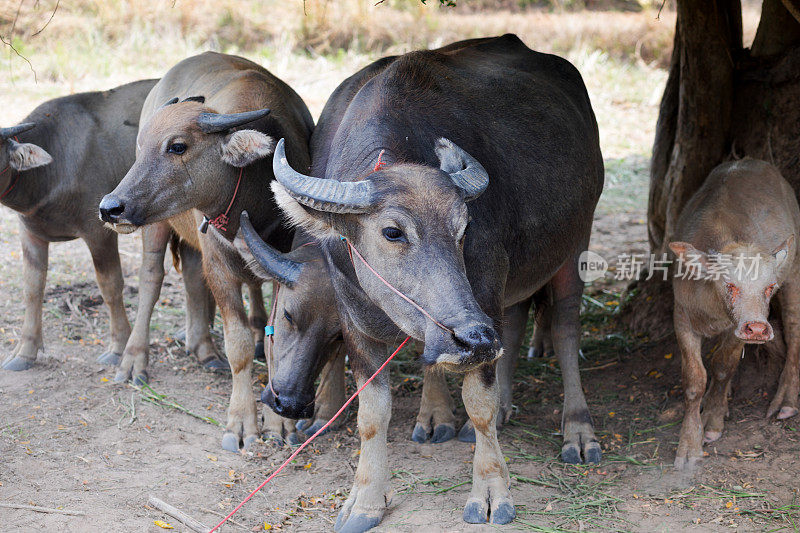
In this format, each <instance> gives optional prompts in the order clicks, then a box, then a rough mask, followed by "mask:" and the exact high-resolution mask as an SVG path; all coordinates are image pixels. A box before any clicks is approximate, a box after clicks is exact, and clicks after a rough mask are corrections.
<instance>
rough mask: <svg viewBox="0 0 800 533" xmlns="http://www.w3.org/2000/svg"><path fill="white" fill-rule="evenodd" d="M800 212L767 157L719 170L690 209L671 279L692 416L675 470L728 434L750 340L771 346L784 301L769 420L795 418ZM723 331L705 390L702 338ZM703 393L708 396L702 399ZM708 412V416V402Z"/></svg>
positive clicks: (682, 221)
mask: <svg viewBox="0 0 800 533" xmlns="http://www.w3.org/2000/svg"><path fill="white" fill-rule="evenodd" d="M798 234H800V209H798V206H797V200H796V198H795V195H794V191H793V190H792V187H791V185H789V183H788V182H787V181H786V180H785V179H783V177H782V176H781V174H780V171H778V169H777V168H775V167H774V166H772V165H770V164H769V163H767V162H765V161H758V160H755V159H745V160H741V161H735V162H730V163H724V164H722V165H720V166H718V167H717V168H715V169H714V170H713V171H712V172H711V174H710V175H709V176H708V178H707V179H706V180H705V181H704V182H703V186H702V187H701V188H700V189H699V190H698V191H697V192H696V193H695V194H694V196H692V198H691V199H690V200H689V202H688V203H687V204H686V207H685V208H684V210H683V212H682V213H681V216H680V218H679V219H678V225H677V229H676V231H675V235H674V238H675V240H674V242H671V243H670V244H669V247H670V248H671V249H672V251H673V252H674V253H675V254H676V256H677V257H678V258H680V259H681V262H680V263H679V265H680V267H681V271H676V272H675V276H674V278H673V281H672V287H673V291H674V293H675V314H674V319H675V335H676V336H677V338H678V344H679V346H680V349H681V372H682V374H683V393H684V406H685V410H684V413H685V414H684V417H683V426H682V427H681V437H680V443H679V444H678V451H677V453H676V456H675V467H676V468H679V469H683V468H692V467H694V466H695V464H696V463H697V462H698V461H699V460H700V459H702V457H703V443H708V442H713V441H715V440H717V439H718V438H719V437H720V436H721V435H722V429H723V426H724V420H725V417H726V416H727V414H728V392H729V389H730V380H731V378H732V377H733V374H734V373H735V372H736V367H737V366H738V365H739V361H740V360H741V358H742V356H743V355H744V351H743V350H744V346H745V344H754V343H755V344H761V343H764V342H768V341H770V340H772V338H773V337H774V332H773V330H772V326H770V324H769V321H768V320H767V317H768V315H769V303H770V299H771V298H772V296H773V295H777V297H778V301H779V302H780V308H781V314H782V319H783V329H784V332H785V333H784V336H785V340H786V348H787V352H786V363H785V366H784V368H783V372H782V373H781V377H780V383H779V385H778V391H777V392H776V394H775V396H774V398H773V399H772V402H771V403H770V406H769V409H768V411H767V416H768V417H769V416H772V415H774V414H776V413H777V414H778V418H779V419H783V418H789V417H792V416H795V415H796V414H797V412H798V393H800V368H799V366H800V365H799V364H798V363H799V361H800V258H799V257H798V255H797V254H798V250H797V235H798ZM716 335H722V338H721V340H720V343H719V348H718V349H717V350H716V351H715V352H714V356H713V359H712V361H711V372H710V374H711V383H710V384H709V387H708V392H706V369H705V367H704V366H703V361H702V353H701V342H702V340H703V337H713V336H716ZM704 392H705V397H704V395H703V393H704ZM702 400H704V405H703V411H702V413H701V412H700V404H701V401H702Z"/></svg>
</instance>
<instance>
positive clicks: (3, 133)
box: [0, 122, 36, 140]
mask: <svg viewBox="0 0 800 533" xmlns="http://www.w3.org/2000/svg"><path fill="white" fill-rule="evenodd" d="M35 126H36V123H35V122H23V123H22V124H17V125H16V126H11V127H10V128H0V139H2V140H6V139H10V138H11V137H13V136H14V135H19V134H20V133H22V132H23V131H28V130H29V129H32V128H34V127H35Z"/></svg>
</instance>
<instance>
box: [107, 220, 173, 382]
mask: <svg viewBox="0 0 800 533" xmlns="http://www.w3.org/2000/svg"><path fill="white" fill-rule="evenodd" d="M170 232H171V229H170V227H169V225H168V224H166V223H160V224H152V225H149V226H145V227H143V228H142V266H141V268H140V270H139V304H138V307H137V309H136V321H135V322H134V324H133V331H132V332H131V336H130V337H129V338H128V344H127V345H126V346H125V351H124V352H123V354H122V361H120V363H119V370H118V371H117V375H116V376H115V377H114V381H127V380H129V379H133V381H134V383H147V379H148V376H147V351H148V348H149V346H150V318H151V317H152V315H153V308H154V307H155V305H156V302H157V301H158V296H159V295H160V294H161V284H162V282H163V281H164V254H166V251H167V243H168V242H169V237H170Z"/></svg>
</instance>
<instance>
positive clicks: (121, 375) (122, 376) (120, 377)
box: [114, 370, 131, 383]
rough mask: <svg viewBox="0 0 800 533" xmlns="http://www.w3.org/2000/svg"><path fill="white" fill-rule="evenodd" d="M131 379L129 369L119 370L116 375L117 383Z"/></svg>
mask: <svg viewBox="0 0 800 533" xmlns="http://www.w3.org/2000/svg"><path fill="white" fill-rule="evenodd" d="M129 379H131V373H130V371H129V370H127V371H126V370H118V371H117V373H116V375H115V376H114V381H116V382H117V383H125V382H126V381H128V380H129Z"/></svg>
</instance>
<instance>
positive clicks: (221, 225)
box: [208, 167, 244, 231]
mask: <svg viewBox="0 0 800 533" xmlns="http://www.w3.org/2000/svg"><path fill="white" fill-rule="evenodd" d="M243 173H244V167H239V180H238V181H237V182H236V189H234V191H233V198H231V203H229V204H228V209H226V210H225V212H224V213H222V214H221V215H218V216H216V217H214V218H212V219H211V220H209V221H208V223H209V224H211V225H212V226H214V227H215V228H217V229H218V230H220V231H228V228H227V226H228V222H229V221H230V219H229V218H228V213H230V211H231V207H233V202H235V201H236V195H237V194H239V185H240V184H241V183H242V174H243Z"/></svg>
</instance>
